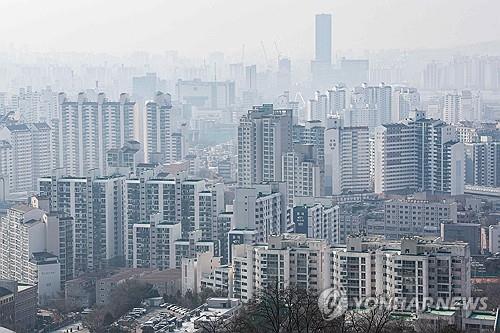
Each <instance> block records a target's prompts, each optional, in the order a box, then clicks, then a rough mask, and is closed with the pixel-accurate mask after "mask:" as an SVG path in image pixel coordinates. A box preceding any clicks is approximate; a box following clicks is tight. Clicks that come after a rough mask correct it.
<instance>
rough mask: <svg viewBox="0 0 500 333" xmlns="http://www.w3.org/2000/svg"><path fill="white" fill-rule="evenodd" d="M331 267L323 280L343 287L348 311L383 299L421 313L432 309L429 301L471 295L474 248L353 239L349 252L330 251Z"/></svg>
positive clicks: (415, 240) (416, 240) (457, 244)
mask: <svg viewBox="0 0 500 333" xmlns="http://www.w3.org/2000/svg"><path fill="white" fill-rule="evenodd" d="M388 249H390V250H388ZM329 267H330V269H329V270H328V272H329V277H325V279H326V280H328V281H329V282H330V284H331V287H337V288H342V287H344V288H345V289H344V290H345V292H346V296H347V299H348V304H349V305H350V306H354V305H355V302H356V300H360V299H361V300H362V299H365V298H367V297H376V296H379V295H385V296H389V297H394V298H397V299H398V301H401V303H399V302H396V304H395V306H401V305H402V306H406V305H409V306H410V307H409V308H408V307H407V308H406V309H405V311H415V312H419V311H422V310H425V309H426V307H427V306H428V304H426V303H425V301H424V300H425V298H432V299H434V300H436V299H437V298H438V297H440V298H441V299H451V298H453V297H470V295H471V282H470V276H471V257H470V249H469V246H468V244H467V243H462V242H441V241H439V240H426V239H422V238H403V239H401V240H398V241H392V242H391V241H385V240H383V239H381V238H362V237H349V238H348V239H347V244H346V246H345V247H344V246H342V247H332V248H331V249H330V255H329Z"/></svg>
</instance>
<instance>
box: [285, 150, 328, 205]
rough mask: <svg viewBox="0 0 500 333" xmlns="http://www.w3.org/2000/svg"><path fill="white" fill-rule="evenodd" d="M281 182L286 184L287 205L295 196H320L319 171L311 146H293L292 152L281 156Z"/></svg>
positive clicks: (314, 151) (315, 155)
mask: <svg viewBox="0 0 500 333" xmlns="http://www.w3.org/2000/svg"><path fill="white" fill-rule="evenodd" d="M282 167H283V171H282V173H281V175H282V177H283V179H282V181H283V182H286V183H287V190H288V199H289V205H290V206H291V207H293V204H294V201H293V200H294V198H295V196H296V195H297V196H312V197H317V196H320V191H321V169H320V165H319V161H318V158H317V154H316V147H314V146H313V145H302V144H295V145H294V150H293V151H291V152H288V153H286V154H285V155H283V162H282Z"/></svg>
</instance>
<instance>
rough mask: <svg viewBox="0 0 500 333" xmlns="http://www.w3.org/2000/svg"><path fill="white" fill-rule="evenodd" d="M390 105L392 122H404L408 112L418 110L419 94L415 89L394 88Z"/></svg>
mask: <svg viewBox="0 0 500 333" xmlns="http://www.w3.org/2000/svg"><path fill="white" fill-rule="evenodd" d="M392 103H393V104H392V117H391V118H392V122H399V121H402V120H405V119H406V118H408V117H409V116H410V111H413V110H417V109H420V93H419V92H418V90H417V89H416V88H409V87H395V88H394V91H393V93H392Z"/></svg>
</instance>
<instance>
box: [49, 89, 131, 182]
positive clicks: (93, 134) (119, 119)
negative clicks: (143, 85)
mask: <svg viewBox="0 0 500 333" xmlns="http://www.w3.org/2000/svg"><path fill="white" fill-rule="evenodd" d="M135 114H136V104H135V102H131V101H130V100H129V98H128V95H127V94H121V95H120V100H119V101H118V102H111V101H109V100H108V99H107V98H106V96H105V95H104V94H103V93H101V94H99V95H98V96H97V101H90V100H88V99H87V96H86V95H85V94H84V93H80V94H79V95H78V100H77V101H69V100H68V99H67V98H66V95H65V94H64V93H61V94H59V116H58V117H59V128H58V131H57V134H58V136H59V137H58V140H57V148H58V158H57V160H58V162H59V165H58V166H57V167H59V168H65V169H66V172H67V174H69V175H72V176H78V177H83V176H86V175H88V172H89V171H90V170H92V169H98V170H99V171H100V172H101V174H105V170H106V154H107V152H108V150H109V149H119V148H121V147H123V145H124V144H125V142H126V141H128V140H133V139H134V138H135V118H136V115H135Z"/></svg>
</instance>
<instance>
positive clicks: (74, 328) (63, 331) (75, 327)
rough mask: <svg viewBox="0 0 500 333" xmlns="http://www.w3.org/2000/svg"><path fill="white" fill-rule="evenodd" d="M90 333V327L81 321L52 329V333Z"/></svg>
mask: <svg viewBox="0 0 500 333" xmlns="http://www.w3.org/2000/svg"><path fill="white" fill-rule="evenodd" d="M71 332H72V333H75V332H78V333H90V332H89V330H88V329H86V328H84V327H83V324H82V323H81V322H77V323H74V324H71V325H68V326H64V327H63V328H60V329H58V330H56V331H52V332H51V333H71Z"/></svg>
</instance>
